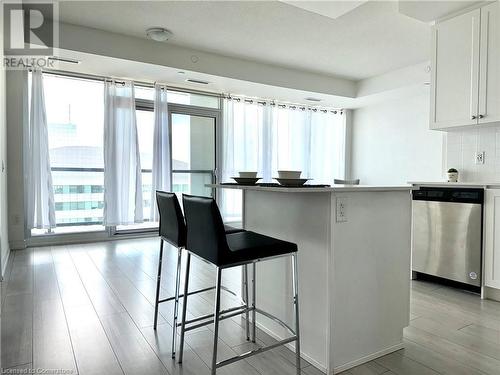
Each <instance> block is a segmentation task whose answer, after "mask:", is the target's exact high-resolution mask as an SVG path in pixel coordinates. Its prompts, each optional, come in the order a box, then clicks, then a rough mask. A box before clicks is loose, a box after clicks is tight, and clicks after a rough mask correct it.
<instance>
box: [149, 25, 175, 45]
mask: <svg viewBox="0 0 500 375" xmlns="http://www.w3.org/2000/svg"><path fill="white" fill-rule="evenodd" d="M146 35H147V36H148V38H149V39H152V40H154V41H156V42H165V41H167V40H169V39H170V38H171V37H172V36H173V35H174V34H172V32H171V31H169V30H167V29H164V28H163V27H151V28H150V29H147V30H146Z"/></svg>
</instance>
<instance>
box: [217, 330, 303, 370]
mask: <svg viewBox="0 0 500 375" xmlns="http://www.w3.org/2000/svg"><path fill="white" fill-rule="evenodd" d="M296 340H297V336H293V337H289V338H287V339H284V340H281V341H278V342H276V343H274V344H272V345H268V346H264V347H262V348H258V349H254V350H250V351H249V352H246V353H243V354H240V355H237V356H235V357H232V358H229V359H226V360H224V361H220V362H217V365H216V366H215V367H216V368H219V367H222V366H226V365H230V364H231V363H234V362H237V361H241V360H242V359H245V358H248V357H252V356H254V355H257V354H260V353H264V352H267V351H268V350H272V349H274V348H277V347H278V346H282V345H286V344H288V343H290V342H293V341H296Z"/></svg>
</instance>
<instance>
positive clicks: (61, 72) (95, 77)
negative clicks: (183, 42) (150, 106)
mask: <svg viewBox="0 0 500 375" xmlns="http://www.w3.org/2000/svg"><path fill="white" fill-rule="evenodd" d="M43 73H45V74H52V75H60V76H64V77H71V78H77V79H86V80H92V81H99V82H104V81H111V80H113V81H115V82H116V83H119V84H125V81H124V80H121V79H114V78H111V77H106V76H101V75H96V74H88V73H77V72H71V71H66V70H56V69H46V70H43ZM131 81H132V82H133V83H134V85H135V86H139V87H147V88H153V87H154V83H151V82H146V81H135V80H131ZM165 86H167V88H168V89H171V90H173V91H179V92H185V93H190V94H200V95H206V96H214V97H217V98H224V99H230V100H236V101H240V100H244V101H245V102H247V103H254V102H256V103H257V104H261V105H271V106H277V107H280V108H286V107H288V108H291V109H301V110H306V109H307V110H311V111H314V112H316V111H321V112H323V113H327V112H328V111H330V112H331V113H334V114H336V113H337V112H340V114H343V112H344V109H343V108H336V109H326V108H321V107H313V106H307V105H304V104H291V103H290V104H285V103H283V104H281V103H278V104H276V101H275V100H274V99H271V100H261V99H250V98H244V97H234V96H231V94H224V93H213V92H207V91H200V90H193V89H188V88H184V87H176V86H170V85H167V84H165Z"/></svg>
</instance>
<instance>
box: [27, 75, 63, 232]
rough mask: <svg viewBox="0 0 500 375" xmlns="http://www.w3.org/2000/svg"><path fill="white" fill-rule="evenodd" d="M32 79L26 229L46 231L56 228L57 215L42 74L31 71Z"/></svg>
mask: <svg viewBox="0 0 500 375" xmlns="http://www.w3.org/2000/svg"><path fill="white" fill-rule="evenodd" d="M31 77H32V78H31V79H32V81H31V104H30V121H29V128H28V132H27V133H28V134H27V140H28V150H27V158H28V160H27V163H26V167H27V186H28V192H27V215H28V227H29V228H37V229H49V228H54V227H55V226H56V216H55V205H54V190H53V189H52V172H51V169H50V155H49V137H48V130H47V115H46V112H45V97H44V91H43V76H42V72H41V71H40V70H34V71H33V73H32V75H31Z"/></svg>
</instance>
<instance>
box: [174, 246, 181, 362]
mask: <svg viewBox="0 0 500 375" xmlns="http://www.w3.org/2000/svg"><path fill="white" fill-rule="evenodd" d="M181 264H182V248H181V247H179V248H178V249H177V273H176V275H175V301H174V324H173V326H172V358H175V351H176V349H177V348H176V345H177V317H178V314H179V289H180V287H181V286H180V284H181Z"/></svg>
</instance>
